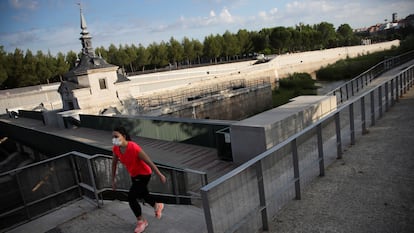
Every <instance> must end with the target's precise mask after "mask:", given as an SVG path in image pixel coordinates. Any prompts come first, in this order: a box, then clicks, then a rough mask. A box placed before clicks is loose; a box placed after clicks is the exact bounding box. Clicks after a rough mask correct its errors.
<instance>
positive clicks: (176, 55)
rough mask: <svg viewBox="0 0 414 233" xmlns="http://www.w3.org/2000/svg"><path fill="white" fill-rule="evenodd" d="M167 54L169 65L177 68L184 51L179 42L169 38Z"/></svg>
mask: <svg viewBox="0 0 414 233" xmlns="http://www.w3.org/2000/svg"><path fill="white" fill-rule="evenodd" d="M167 53H168V60H169V63H170V64H173V65H174V66H175V67H177V66H178V63H179V62H181V61H182V60H183V54H184V49H183V47H182V45H181V44H180V42H178V41H177V40H176V39H174V37H171V38H170V41H169V42H168V43H167Z"/></svg>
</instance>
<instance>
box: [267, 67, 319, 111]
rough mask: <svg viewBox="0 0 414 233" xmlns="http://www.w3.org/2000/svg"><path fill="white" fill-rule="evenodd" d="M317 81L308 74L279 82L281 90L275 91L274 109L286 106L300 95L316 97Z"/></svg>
mask: <svg viewBox="0 0 414 233" xmlns="http://www.w3.org/2000/svg"><path fill="white" fill-rule="evenodd" d="M316 89H317V87H316V86H315V80H313V79H312V77H311V76H310V74H308V73H294V74H293V75H290V76H289V77H287V78H284V79H281V80H279V88H278V89H275V90H273V93H272V102H273V107H278V106H280V105H283V104H286V103H288V102H289V100H290V99H292V98H295V97H297V96H300V95H316Z"/></svg>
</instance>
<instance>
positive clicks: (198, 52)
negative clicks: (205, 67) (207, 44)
mask: <svg viewBox="0 0 414 233" xmlns="http://www.w3.org/2000/svg"><path fill="white" fill-rule="evenodd" d="M191 42H192V43H193V48H194V57H193V58H192V59H193V60H195V59H197V61H198V64H200V63H201V56H203V51H204V46H203V44H202V43H201V42H200V41H199V40H194V39H193V40H191Z"/></svg>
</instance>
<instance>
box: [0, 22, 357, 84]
mask: <svg viewBox="0 0 414 233" xmlns="http://www.w3.org/2000/svg"><path fill="white" fill-rule="evenodd" d="M360 41H361V37H360V36H358V35H357V34H355V33H353V30H352V28H351V27H350V26H349V25H348V24H342V25H340V26H339V27H338V28H337V29H335V27H334V26H333V24H331V23H328V22H321V23H319V24H314V25H305V24H303V23H300V24H299V25H296V26H295V27H274V28H263V29H262V30H260V31H247V30H245V29H240V30H239V31H238V32H237V33H231V32H229V31H226V32H225V33H223V34H222V35H220V34H216V35H213V34H210V35H208V36H206V37H205V38H204V41H203V42H200V41H199V40H197V39H189V38H188V37H184V38H183V39H182V40H181V41H178V40H176V39H175V38H174V37H171V38H170V39H169V41H167V42H165V41H161V42H159V43H157V42H153V43H151V44H149V45H148V46H146V47H145V46H143V45H142V44H139V45H138V46H136V45H134V44H132V45H119V46H115V45H114V44H111V45H110V46H109V47H108V48H104V47H103V46H101V47H97V48H95V55H97V56H101V57H102V58H104V59H105V60H106V61H107V62H108V63H110V64H114V65H117V66H119V67H122V68H123V69H124V70H125V72H127V73H131V72H142V71H145V70H153V69H160V68H166V67H167V68H170V69H173V68H179V67H182V66H186V67H188V66H191V65H195V64H201V63H209V64H214V63H217V62H229V61H235V60H239V59H248V58H249V57H252V56H253V54H256V53H264V54H283V53H287V52H303V51H310V50H319V49H327V48H333V47H339V46H351V45H358V44H360ZM80 56H81V54H80V53H79V54H77V53H75V52H73V51H69V52H68V53H66V54H63V53H61V52H59V53H58V54H57V55H56V56H53V55H51V54H50V52H48V53H47V54H45V53H43V52H42V51H37V52H36V54H33V53H32V51H30V50H26V51H25V52H24V51H22V50H21V49H18V48H16V49H15V51H14V53H6V52H5V51H4V47H3V46H0V89H8V88H16V87H25V86H32V85H38V84H47V83H50V82H57V81H60V80H61V79H62V75H63V74H64V73H66V72H67V71H68V70H70V69H71V68H73V67H74V66H75V63H76V60H77V59H78V58H80Z"/></svg>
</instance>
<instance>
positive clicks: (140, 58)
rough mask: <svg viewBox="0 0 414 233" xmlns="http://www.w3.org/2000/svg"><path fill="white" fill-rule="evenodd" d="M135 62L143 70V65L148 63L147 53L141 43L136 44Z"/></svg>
mask: <svg viewBox="0 0 414 233" xmlns="http://www.w3.org/2000/svg"><path fill="white" fill-rule="evenodd" d="M135 63H136V64H137V67H141V69H142V71H144V70H145V65H148V64H149V54H148V52H147V49H146V48H145V47H144V46H143V45H142V44H139V46H138V49H137V58H136V60H135Z"/></svg>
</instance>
